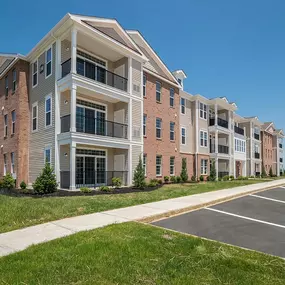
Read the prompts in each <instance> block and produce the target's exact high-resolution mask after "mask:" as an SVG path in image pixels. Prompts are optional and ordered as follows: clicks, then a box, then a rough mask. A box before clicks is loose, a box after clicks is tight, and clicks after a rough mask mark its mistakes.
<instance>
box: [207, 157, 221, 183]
mask: <svg viewBox="0 0 285 285" xmlns="http://www.w3.org/2000/svg"><path fill="white" fill-rule="evenodd" d="M216 178H217V172H216V166H215V162H214V161H213V163H212V165H211V169H210V177H209V180H210V181H216ZM219 181H220V180H219Z"/></svg>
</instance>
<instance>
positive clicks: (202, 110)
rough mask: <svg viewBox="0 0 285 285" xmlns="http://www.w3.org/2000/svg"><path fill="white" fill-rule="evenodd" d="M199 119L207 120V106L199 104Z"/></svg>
mask: <svg viewBox="0 0 285 285" xmlns="http://www.w3.org/2000/svg"><path fill="white" fill-rule="evenodd" d="M200 118H202V119H205V120H206V119H207V105H205V104H203V103H200Z"/></svg>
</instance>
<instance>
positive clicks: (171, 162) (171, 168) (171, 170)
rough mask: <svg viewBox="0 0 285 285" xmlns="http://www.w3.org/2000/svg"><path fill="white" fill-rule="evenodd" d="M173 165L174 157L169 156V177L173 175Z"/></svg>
mask: <svg viewBox="0 0 285 285" xmlns="http://www.w3.org/2000/svg"><path fill="white" fill-rule="evenodd" d="M174 164H175V157H174V156H171V157H170V176H173V175H175V167H174Z"/></svg>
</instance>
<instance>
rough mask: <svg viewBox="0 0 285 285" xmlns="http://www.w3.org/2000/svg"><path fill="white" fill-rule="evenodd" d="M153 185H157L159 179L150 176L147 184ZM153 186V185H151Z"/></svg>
mask: <svg viewBox="0 0 285 285" xmlns="http://www.w3.org/2000/svg"><path fill="white" fill-rule="evenodd" d="M150 184H151V185H155V186H157V185H158V184H159V180H158V179H156V178H152V179H150V181H149V184H148V185H150ZM152 187H153V186H152Z"/></svg>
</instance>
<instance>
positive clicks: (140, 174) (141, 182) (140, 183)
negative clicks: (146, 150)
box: [134, 156, 145, 188]
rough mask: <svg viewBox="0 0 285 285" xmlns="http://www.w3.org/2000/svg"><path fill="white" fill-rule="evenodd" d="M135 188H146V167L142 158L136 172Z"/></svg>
mask: <svg viewBox="0 0 285 285" xmlns="http://www.w3.org/2000/svg"><path fill="white" fill-rule="evenodd" d="M134 186H135V187H137V188H143V187H145V177H144V167H143V163H142V158H141V156H140V158H139V163H138V165H137V167H136V169H135V172H134Z"/></svg>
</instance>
